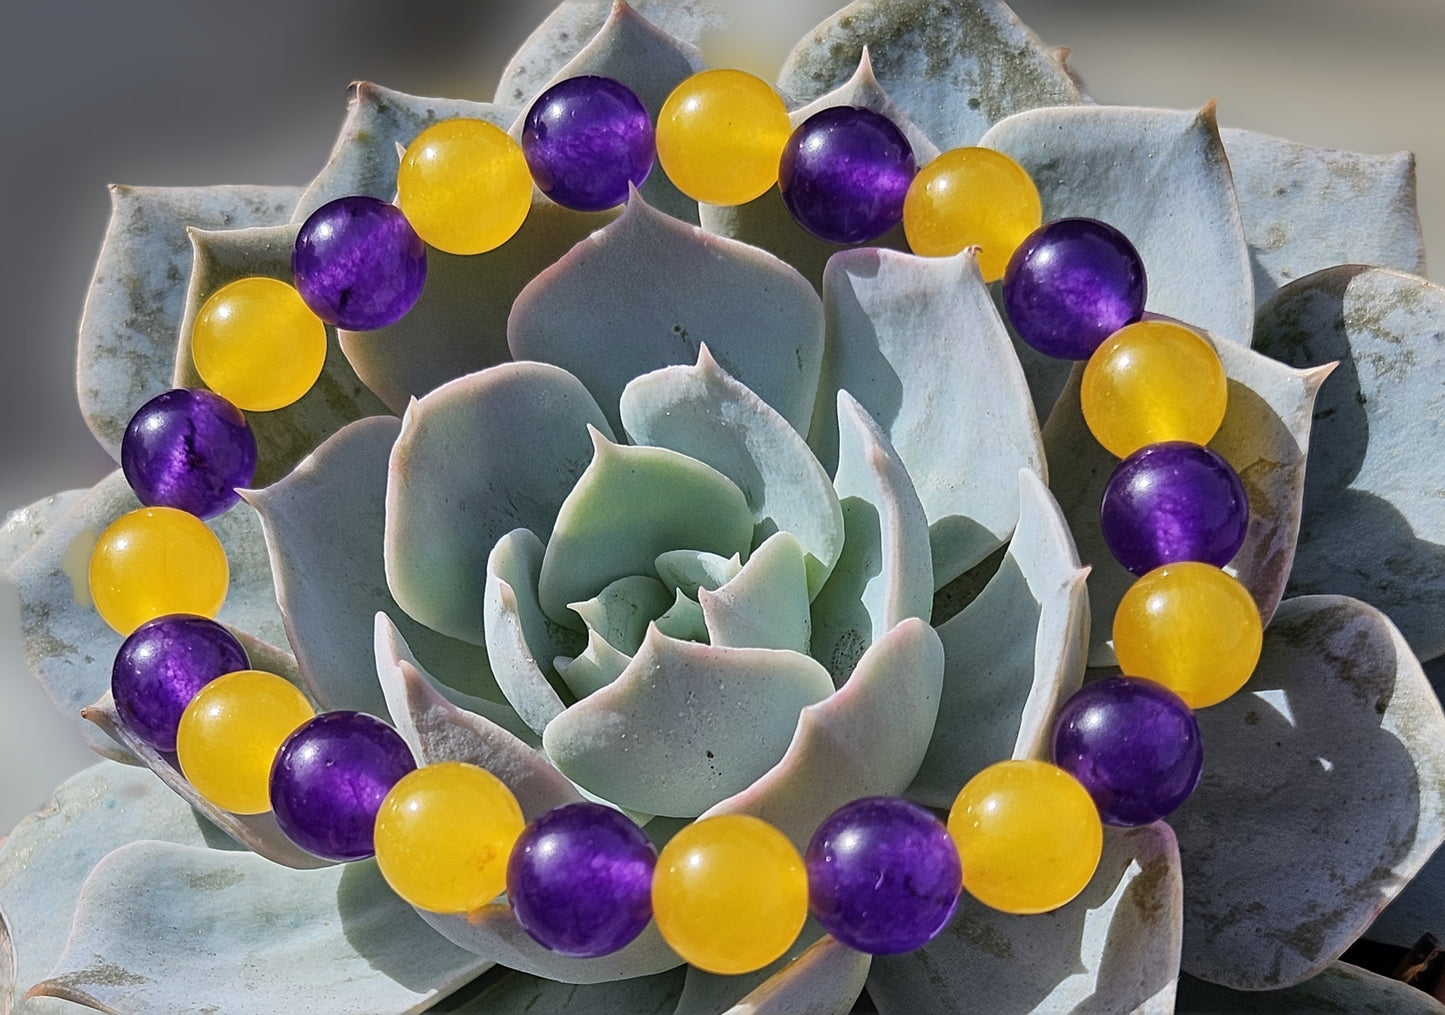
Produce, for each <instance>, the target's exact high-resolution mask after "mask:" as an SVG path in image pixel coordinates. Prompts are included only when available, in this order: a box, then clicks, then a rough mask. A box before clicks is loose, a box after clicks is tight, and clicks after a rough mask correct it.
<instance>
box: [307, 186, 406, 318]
mask: <svg viewBox="0 0 1445 1015" xmlns="http://www.w3.org/2000/svg"><path fill="white" fill-rule="evenodd" d="M291 274H292V276H293V277H294V279H295V281H296V291H297V292H299V293H300V294H301V298H302V299H303V300H305V301H306V305H307V306H308V307H310V308H311V310H312V312H313V313H315V315H316V316H317V317H319V318H321V319H322V320H323V321H325V322H326V323H327V324H334V325H336V326H337V327H338V328H345V329H346V330H347V331H371V330H373V329H375V328H384V327H386V326H387V325H388V324H395V323H396V322H397V321H399V320H401V319H402V318H403V317H405V316H406V313H407V311H409V310H410V309H411V308H412V307H413V306H414V305H415V304H416V301H417V298H418V297H419V296H421V290H422V286H423V285H424V284H425V283H426V244H424V243H422V241H421V237H420V236H418V235H417V234H416V230H414V229H413V228H412V227H411V224H410V223H409V222H407V220H406V216H405V215H403V214H402V213H401V209H399V208H397V207H396V206H395V205H391V204H387V203H386V202H385V201H378V200H377V199H376V198H374V197H360V196H356V197H341V198H337V199H336V200H335V201H331V202H330V203H328V204H323V205H322V206H321V207H320V208H317V209H316V210H315V211H314V212H312V213H311V217H310V218H308V219H307V220H306V221H305V223H303V224H302V226H301V231H300V232H298V233H297V234H296V246H295V248H294V249H293V250H292V251H291Z"/></svg>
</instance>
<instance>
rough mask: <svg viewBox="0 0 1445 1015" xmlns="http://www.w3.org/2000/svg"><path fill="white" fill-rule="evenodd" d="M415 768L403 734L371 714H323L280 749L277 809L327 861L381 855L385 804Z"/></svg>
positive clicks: (286, 825)
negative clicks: (378, 833) (379, 824)
mask: <svg viewBox="0 0 1445 1015" xmlns="http://www.w3.org/2000/svg"><path fill="white" fill-rule="evenodd" d="M415 769H416V762H415V761H414V760H413V759H412V756H411V749H410V748H408V747H407V746H406V741H404V740H402V738H401V734H399V733H397V732H396V730H394V729H392V728H391V727H390V726H388V725H387V724H386V723H384V722H382V721H381V720H380V719H377V718H375V717H374V716H370V715H367V714H366V713H364V712H344V711H339V712H323V713H322V714H321V715H318V716H317V717H316V718H315V719H312V720H311V721H310V722H308V723H306V725H304V726H302V727H301V728H299V729H298V730H296V732H295V733H293V734H291V736H289V737H287V738H286V742H285V743H284V744H282V745H281V750H280V751H278V752H277V754H276V763H275V764H274V765H273V766H272V767H271V809H272V810H273V811H275V812H276V822H277V824H279V825H280V826H281V831H283V832H285V833H286V835H287V837H288V838H289V839H290V840H291V841H292V842H294V843H296V845H298V846H300V847H301V848H302V849H304V850H306V851H307V852H308V853H314V854H316V855H317V856H320V857H325V858H326V859H328V860H360V859H362V858H363V857H368V856H371V855H372V853H374V852H375V847H374V844H373V843H374V839H373V829H374V827H375V824H376V813H377V811H378V810H380V808H381V801H382V800H383V799H384V798H385V797H386V794H387V793H388V792H390V791H391V788H392V787H393V786H395V785H396V782H397V780H398V779H400V778H401V777H402V776H404V775H406V774H407V773H408V772H411V771H414V770H415Z"/></svg>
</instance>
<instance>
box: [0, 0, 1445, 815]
mask: <svg viewBox="0 0 1445 1015" xmlns="http://www.w3.org/2000/svg"><path fill="white" fill-rule="evenodd" d="M722 5H723V6H725V7H726V8H728V9H729V10H730V11H731V12H732V15H733V25H734V27H733V28H732V29H731V30H730V31H729V32H728V33H727V34H726V35H724V36H722V37H720V38H718V39H715V40H713V42H712V45H711V48H710V50H709V57H710V59H709V63H710V64H712V65H715V66H741V67H743V68H744V69H747V70H751V71H753V72H755V73H759V74H761V75H763V76H764V77H769V78H770V77H771V76H772V73H773V72H774V71H775V69H776V68H777V66H778V65H779V64H780V63H781V61H782V59H783V57H784V56H785V55H786V53H787V51H788V49H789V48H791V44H792V41H793V40H795V39H797V38H798V37H800V36H801V35H802V34H803V33H804V32H805V31H807V30H808V29H809V28H811V27H812V26H813V25H814V24H816V23H817V22H818V21H819V20H821V19H822V18H823V17H825V16H826V15H827V14H828V13H829V12H830V11H831V10H832V9H833V7H834V3H833V2H831V0H792V2H783V3H780V2H778V0H722ZM7 7H8V9H7V17H6V30H5V32H4V33H3V34H0V86H3V87H0V95H3V96H5V97H6V102H5V105H4V106H3V107H0V139H3V144H4V150H5V157H4V158H3V160H0V193H3V194H5V195H6V196H7V199H8V200H9V202H10V203H9V205H8V206H7V208H6V209H5V210H4V212H3V220H0V221H3V223H4V233H5V236H6V237H8V239H7V240H6V242H5V244H4V246H3V248H0V257H3V270H0V307H3V308H4V309H5V311H6V313H5V316H4V318H3V322H4V323H3V325H0V353H3V368H0V432H3V434H4V437H5V439H4V441H3V443H0V512H4V511H8V510H10V509H12V508H15V507H19V506H21V505H24V504H27V503H29V502H31V501H33V500H35V499H37V498H39V497H42V496H44V495H46V494H48V493H51V492H53V491H56V490H60V489H65V488H70V487H80V486H87V485H89V484H91V483H94V482H95V481H96V480H98V479H100V478H101V477H102V476H104V475H105V474H106V473H107V472H108V471H109V470H110V469H111V468H113V465H112V463H111V462H110V461H109V459H108V458H107V457H106V456H105V455H104V454H103V453H102V452H101V451H100V450H99V448H98V447H97V446H96V445H95V444H94V442H93V440H92V439H91V437H90V434H89V432H88V431H87V430H86V428H85V425H84V423H83V422H82V421H81V418H80V414H79V411H78V410H77V409H76V407H75V393H74V382H73V370H74V344H75V326H76V322H77V320H78V318H79V315H80V310H81V305H82V301H83V299H84V296H85V290H86V285H87V282H88V281H89V277H90V272H91V269H92V265H93V261H94V258H95V253H96V250H97V248H98V246H99V244H100V240H101V236H102V233H103V230H104V228H105V222H106V216H107V213H108V207H109V204H108V198H107V196H106V192H105V184H106V183H108V182H119V183H131V184H167V185H196V184H208V183H271V184H281V183H297V184H299V183H303V182H305V181H306V180H307V179H308V178H309V177H310V176H311V175H312V174H314V173H315V172H316V170H317V169H318V168H319V167H320V166H321V164H322V162H323V161H324V160H325V158H326V154H327V152H328V151H329V149H330V146H331V142H332V138H333V136H334V134H335V131H336V129H337V127H338V126H339V124H340V122H341V117H342V113H343V110H344V104H345V99H346V88H347V85H348V83H349V82H350V81H352V80H353V79H359V78H365V79H369V80H373V81H377V82H380V83H382V84H386V85H388V86H391V87H393V88H398V89H401V90H403V91H408V92H413V93H418V94H424V95H438V94H440V95H454V96H465V97H468V98H476V99H486V98H490V97H491V93H492V88H493V86H494V84H495V82H496V78H497V76H498V74H499V73H500V70H501V67H502V66H503V64H504V63H505V60H506V58H507V55H508V54H509V53H510V52H511V51H512V50H513V49H514V48H515V47H516V46H517V45H518V44H519V43H520V42H521V41H522V40H523V39H524V38H525V37H526V35H527V33H528V32H529V31H530V30H531V28H532V27H533V26H534V25H535V24H536V23H537V22H538V21H539V20H540V19H541V18H542V16H543V15H544V14H545V12H546V11H547V10H549V9H550V7H551V3H549V2H545V0H527V2H518V0H509V2H491V3H488V2H484V0H476V2H473V3H470V4H466V3H459V2H454V0H408V2H406V3H399V2H396V0H308V2H303V3H298V2H296V0H287V2H281V0H249V2H247V3H245V4H244V5H243V4H239V3H235V4H221V3H215V2H210V0H205V2H200V0H190V2H187V0H127V2H126V3H124V4H116V3H104V2H101V0H56V2H53V3H49V4H26V5H23V6H22V5H19V4H12V5H7ZM1014 8H1015V10H1017V11H1018V13H1019V15H1020V16H1021V17H1022V18H1023V19H1024V21H1025V22H1027V23H1028V24H1029V25H1030V26H1031V27H1033V29H1034V30H1035V31H1036V32H1038V34H1039V35H1040V36H1042V38H1043V39H1044V40H1045V41H1046V42H1048V43H1050V44H1052V45H1067V46H1069V47H1070V48H1071V50H1072V51H1073V55H1072V57H1071V61H1070V62H1071V64H1072V65H1073V67H1074V68H1075V69H1076V70H1077V71H1078V72H1079V73H1080V74H1082V75H1083V77H1084V80H1085V83H1086V84H1087V86H1088V88H1089V90H1090V92H1091V93H1092V94H1093V96H1094V97H1095V98H1096V99H1097V100H1099V101H1100V102H1106V103H1127V104H1137V105H1156V106H1173V107H1180V108H1184V107H1197V106H1199V105H1201V104H1202V103H1204V102H1205V101H1207V100H1208V99H1211V98H1214V99H1218V101H1219V118H1220V121H1221V123H1223V124H1226V125H1229V126H1239V127H1248V128H1252V129H1255V130H1260V131H1265V132H1268V133H1273V134H1279V135H1283V136H1286V137H1289V138H1292V139H1294V140H1297V141H1303V142H1307V143H1310V144H1316V145H1324V146H1330V147H1337V148H1351V149H1356V150H1361V151H1369V152H1387V151H1394V150H1397V149H1402V148H1403V149H1412V150H1414V151H1415V152H1416V153H1417V154H1418V156H1419V196H1420V210H1421V214H1422V216H1423V218H1424V221H1425V235H1426V243H1427V248H1428V249H1430V250H1432V251H1435V252H1436V253H1437V255H1438V257H1439V258H1442V259H1445V126H1442V123H1445V118H1442V107H1445V60H1442V58H1441V55H1440V54H1441V52H1442V48H1445V0H1369V2H1368V3H1366V2H1353V3H1352V2H1348V0H1312V2H1308V3H1307V2H1303V0H1212V2H1210V3H1195V2H1191V3H1175V2H1170V0H1017V2H1015V3H1014ZM742 54H747V55H746V58H743V56H742ZM1440 263H1445V260H1442V261H1441V262H1440ZM1432 274H1433V277H1435V278H1437V279H1438V278H1441V277H1442V276H1441V275H1440V273H1439V270H1438V269H1437V270H1436V271H1435V272H1433V273H1432ZM18 616H19V611H18V606H17V602H16V598H15V593H14V591H13V590H12V589H10V588H9V587H8V586H5V587H3V589H0V834H3V833H4V831H5V830H6V829H8V828H9V827H10V826H11V825H13V824H14V822H15V821H16V820H18V819H19V818H20V817H21V816H22V815H23V814H24V813H26V812H27V811H29V810H32V809H33V808H35V807H36V806H38V805H39V804H41V803H42V802H44V800H45V799H46V798H47V797H48V796H49V793H50V790H51V788H52V787H53V786H54V785H55V784H56V783H57V782H58V781H60V780H61V779H62V778H64V777H65V776H66V775H68V774H69V773H71V772H73V771H76V770H78V769H79V768H81V767H83V766H84V765H86V764H89V763H90V760H91V757H90V755H89V754H88V752H87V751H86V749H85V748H84V747H82V746H81V744H80V740H79V737H78V735H77V734H76V733H75V731H74V729H73V727H72V725H71V724H70V722H69V721H67V720H65V719H63V718H62V717H61V716H60V715H59V714H58V713H57V712H56V711H55V709H54V708H53V707H52V706H51V705H50V703H49V702H48V700H47V699H46V698H45V696H44V694H43V692H41V691H40V690H39V688H38V686H37V685H36V684H35V682H34V680H33V679H32V678H31V677H30V676H29V674H28V672H27V670H26V668H25V662H24V658H23V655H22V653H21V651H20V649H19V642H18Z"/></svg>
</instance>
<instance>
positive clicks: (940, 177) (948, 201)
mask: <svg viewBox="0 0 1445 1015" xmlns="http://www.w3.org/2000/svg"><path fill="white" fill-rule="evenodd" d="M1043 220H1044V206H1043V202H1042V201H1041V200H1040V198H1039V190H1038V188H1037V187H1035V186H1034V181H1033V179H1032V178H1031V177H1030V176H1029V174H1028V171H1027V170H1025V169H1024V167H1023V166H1021V165H1019V164H1018V163H1017V162H1015V161H1014V160H1013V159H1011V158H1009V157H1008V156H1007V155H1005V154H1003V153H1002V152H996V151H994V150H993V149H991V148H953V149H951V150H949V151H946V152H944V153H943V154H942V155H940V156H938V158H936V159H934V160H933V161H932V162H930V163H928V165H926V166H924V167H923V168H922V169H920V170H919V171H918V175H917V176H915V177H914V178H913V183H912V184H911V185H910V186H909V188H908V195H907V196H906V197H905V198H904V199H903V234H904V236H906V237H907V238H908V246H909V248H910V249H911V250H912V251H913V252H914V253H915V254H919V255H921V256H923V257H948V256H950V255H952V254H957V253H958V252H959V251H961V250H963V248H965V247H970V246H976V247H978V248H979V251H978V270H979V272H980V273H981V274H982V275H983V280H984V281H985V282H996V281H998V280H999V279H1001V278H1003V273H1004V269H1005V268H1007V267H1008V262H1009V258H1011V257H1012V256H1013V252H1014V251H1015V250H1017V249H1018V247H1019V244H1020V243H1022V242H1023V241H1024V239H1025V237H1027V236H1028V235H1029V234H1030V233H1032V232H1033V231H1034V230H1035V229H1037V228H1038V227H1039V226H1040V225H1041V224H1042V223H1043Z"/></svg>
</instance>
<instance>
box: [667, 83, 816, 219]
mask: <svg viewBox="0 0 1445 1015" xmlns="http://www.w3.org/2000/svg"><path fill="white" fill-rule="evenodd" d="M792 130H793V128H792V125H791V124H790V123H789V122H788V107H787V106H785V105H783V100H782V99H780V98H778V93H777V92H775V91H773V88H772V86H771V85H769V84H768V83H767V82H766V81H764V80H762V79H761V78H758V77H754V76H753V75H751V74H748V73H745V72H744V71H739V70H721V69H720V70H705V71H703V72H701V73H700V74H694V75H693V76H692V77H690V78H688V79H687V80H686V81H683V82H682V84H680V85H678V86H677V87H676V88H675V89H673V91H672V94H671V95H669V96H668V97H667V101H666V102H664V103H663V104H662V110H661V111H660V112H659V113H658V114H657V161H658V162H660V163H661V164H662V168H663V171H664V172H666V173H667V176H668V178H669V179H670V180H672V182H673V184H674V185H675V186H676V187H677V189H678V190H680V191H682V192H683V193H684V194H686V195H687V196H688V197H690V198H692V199H693V200H694V201H701V202H703V203H705V204H717V205H737V204H746V203H747V202H748V201H751V200H753V199H754V198H757V197H760V196H762V195H763V194H764V193H766V192H767V191H768V189H769V188H770V187H772V185H773V184H774V183H776V182H777V181H778V158H779V157H780V156H781V155H782V152H783V145H784V144H786V143H787V141H788V135H789V134H791V133H792Z"/></svg>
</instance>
